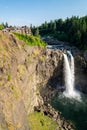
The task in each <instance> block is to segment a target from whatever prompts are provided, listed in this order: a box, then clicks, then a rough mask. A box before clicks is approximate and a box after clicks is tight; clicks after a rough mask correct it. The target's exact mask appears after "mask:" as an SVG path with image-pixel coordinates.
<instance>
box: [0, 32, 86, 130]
mask: <svg viewBox="0 0 87 130" xmlns="http://www.w3.org/2000/svg"><path fill="white" fill-rule="evenodd" d="M0 38H1V39H0V130H4V129H6V130H30V126H29V120H28V115H29V114H30V113H31V112H33V111H35V110H37V111H38V110H40V111H43V112H44V114H47V116H50V117H51V118H53V119H54V120H56V121H57V123H58V124H59V127H58V128H57V129H59V128H60V129H61V130H73V129H74V128H73V126H72V124H71V123H70V122H67V121H65V120H64V119H63V118H61V116H60V114H59V113H58V112H56V111H55V110H54V109H53V108H52V107H51V106H50V104H49V103H50V99H51V97H52V96H53V95H54V94H55V93H56V91H57V92H58V91H60V90H62V91H63V89H64V88H63V86H64V84H63V55H62V51H60V50H59V51H58V50H55V51H54V50H50V49H46V48H39V47H30V46H27V45H25V44H24V42H23V41H19V40H18V39H17V38H16V37H15V36H14V35H13V34H8V33H5V34H3V33H1V32H0ZM80 62H81V66H80V67H78V65H79V63H80ZM76 64H77V65H76V73H77V75H76V81H77V88H78V89H79V88H80V87H79V84H80V83H81V82H79V78H78V75H79V71H80V69H82V68H84V67H83V66H85V63H84V60H81V59H79V58H76ZM83 64H84V65H83ZM86 67H87V66H86ZM84 70H85V69H82V71H81V74H82V73H83V71H84ZM83 75H84V73H83ZM80 76H81V75H80ZM84 77H85V75H84ZM85 80H86V77H85ZM82 84H83V82H82ZM85 85H86V84H85ZM61 86H62V87H61ZM81 88H83V87H81ZM85 88H86V87H85ZM80 90H81V89H80ZM48 104H49V105H48Z"/></svg>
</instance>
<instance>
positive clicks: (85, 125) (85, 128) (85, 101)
mask: <svg viewBox="0 0 87 130" xmlns="http://www.w3.org/2000/svg"><path fill="white" fill-rule="evenodd" d="M51 104H52V106H53V107H54V108H55V109H56V110H58V111H60V112H61V114H62V116H63V117H64V118H65V119H67V120H70V121H72V122H73V123H74V125H75V127H76V130H87V95H84V94H81V99H80V100H76V99H70V98H67V97H65V96H64V95H63V94H62V93H59V94H56V95H55V96H54V97H53V98H52V102H51Z"/></svg>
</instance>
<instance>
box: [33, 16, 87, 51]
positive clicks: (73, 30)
mask: <svg viewBox="0 0 87 130" xmlns="http://www.w3.org/2000/svg"><path fill="white" fill-rule="evenodd" d="M31 30H32V33H33V34H34V35H38V34H40V35H41V36H53V37H54V38H57V39H58V40H61V41H67V42H69V43H70V44H71V45H74V46H77V47H79V48H80V49H87V16H84V17H81V18H79V17H76V16H72V17H71V18H66V19H65V20H63V19H57V20H54V21H52V20H51V21H50V22H45V23H43V24H42V25H41V26H39V27H31Z"/></svg>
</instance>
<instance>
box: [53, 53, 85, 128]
mask: <svg viewBox="0 0 87 130" xmlns="http://www.w3.org/2000/svg"><path fill="white" fill-rule="evenodd" d="M68 54H69V57H67V55H66V54H63V56H64V81H65V87H66V90H65V91H64V92H63V93H62V92H60V93H58V94H56V95H55V96H54V97H53V98H52V102H51V104H52V106H53V107H54V108H55V109H56V110H58V111H60V112H61V115H62V116H63V117H65V119H67V120H70V121H71V122H73V124H74V125H75V130H87V95H84V94H82V93H81V92H80V93H79V92H78V91H76V90H75V72H74V58H73V56H72V55H71V53H70V52H69V53H68Z"/></svg>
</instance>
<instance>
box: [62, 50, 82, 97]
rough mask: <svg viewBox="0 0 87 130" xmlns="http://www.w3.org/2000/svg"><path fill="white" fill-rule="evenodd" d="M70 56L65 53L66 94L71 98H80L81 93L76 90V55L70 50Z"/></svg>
mask: <svg viewBox="0 0 87 130" xmlns="http://www.w3.org/2000/svg"><path fill="white" fill-rule="evenodd" d="M68 54H69V58H68V56H67V55H66V54H63V55H64V82H65V87H66V90H65V91H64V95H65V96H66V97H69V98H76V99H80V94H79V93H78V92H77V91H76V90H75V71H74V57H73V56H72V54H71V53H70V52H69V51H68Z"/></svg>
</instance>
